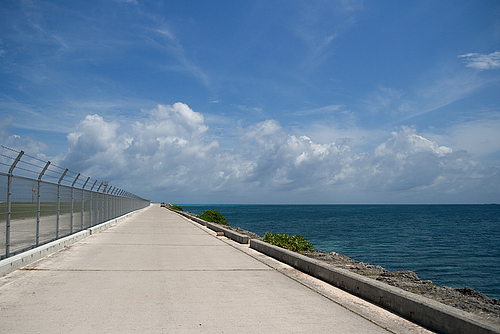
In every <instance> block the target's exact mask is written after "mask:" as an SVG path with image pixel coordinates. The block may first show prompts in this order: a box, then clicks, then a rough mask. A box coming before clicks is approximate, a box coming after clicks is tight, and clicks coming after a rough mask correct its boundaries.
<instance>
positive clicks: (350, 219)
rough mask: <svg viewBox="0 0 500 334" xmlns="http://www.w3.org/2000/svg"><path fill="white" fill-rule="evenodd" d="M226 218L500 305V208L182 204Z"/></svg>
mask: <svg viewBox="0 0 500 334" xmlns="http://www.w3.org/2000/svg"><path fill="white" fill-rule="evenodd" d="M182 207H183V208H184V211H189V212H193V213H197V214H201V213H202V212H203V211H205V210H207V209H214V210H217V211H219V212H220V213H221V214H222V215H223V216H224V217H226V219H227V220H228V222H229V224H230V225H231V226H238V227H241V228H243V229H245V230H248V231H252V232H255V233H257V234H259V235H261V236H263V235H264V234H265V233H266V232H268V231H269V232H272V233H287V234H301V235H303V236H304V237H305V238H306V239H307V240H308V241H310V242H311V243H312V244H313V245H314V248H315V249H317V250H322V251H324V252H337V253H340V254H344V255H347V256H349V257H351V258H353V259H355V260H357V261H361V262H365V263H369V264H373V265H381V266H382V267H384V268H386V269H387V270H391V271H394V270H412V271H414V272H416V273H417V274H418V276H419V277H420V278H421V279H424V280H432V281H433V283H434V284H437V285H446V286H449V287H453V288H462V287H464V286H467V287H469V288H473V289H475V290H478V291H480V292H482V293H484V294H485V295H487V296H489V297H490V298H497V299H500V205H495V204H493V205H182Z"/></svg>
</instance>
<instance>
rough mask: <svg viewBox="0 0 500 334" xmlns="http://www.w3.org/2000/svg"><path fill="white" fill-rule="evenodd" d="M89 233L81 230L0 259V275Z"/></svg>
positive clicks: (55, 250) (42, 256)
mask: <svg viewBox="0 0 500 334" xmlns="http://www.w3.org/2000/svg"><path fill="white" fill-rule="evenodd" d="M89 235H90V231H89V230H84V231H80V232H78V233H75V234H72V235H69V236H67V237H64V238H61V239H58V240H55V241H52V242H49V243H48V244H45V245H42V246H40V247H37V248H34V249H31V250H29V251H26V252H23V253H21V254H17V255H14V256H12V257H8V258H6V259H3V260H2V261H0V276H4V275H7V274H9V273H11V272H13V271H14V270H17V269H20V268H22V267H25V266H27V265H28V264H30V263H33V262H35V261H37V260H40V259H42V258H44V257H46V256H47V255H50V254H52V253H54V252H57V251H58V250H60V249H63V248H64V247H65V246H68V245H71V244H73V243H75V242H77V241H80V240H82V239H83V238H86V237H88V236H89Z"/></svg>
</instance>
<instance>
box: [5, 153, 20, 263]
mask: <svg viewBox="0 0 500 334" xmlns="http://www.w3.org/2000/svg"><path fill="white" fill-rule="evenodd" d="M23 154H24V151H21V152H19V154H18V155H17V158H16V160H14V162H13V163H12V165H11V166H10V169H9V173H8V174H7V218H6V219H7V220H6V222H5V257H6V258H7V257H9V255H10V215H11V205H12V198H11V197H12V172H13V171H14V168H16V165H17V163H18V162H19V160H21V157H22V156H23Z"/></svg>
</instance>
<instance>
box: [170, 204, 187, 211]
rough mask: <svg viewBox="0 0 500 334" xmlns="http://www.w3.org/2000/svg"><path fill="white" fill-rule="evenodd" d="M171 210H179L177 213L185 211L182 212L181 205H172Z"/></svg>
mask: <svg viewBox="0 0 500 334" xmlns="http://www.w3.org/2000/svg"><path fill="white" fill-rule="evenodd" d="M170 209H172V210H177V211H184V210H182V206H179V205H172V206H171V207H170Z"/></svg>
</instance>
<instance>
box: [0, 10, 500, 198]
mask: <svg viewBox="0 0 500 334" xmlns="http://www.w3.org/2000/svg"><path fill="white" fill-rule="evenodd" d="M0 144H1V145H4V146H6V147H9V148H12V149H16V150H24V151H25V152H26V153H29V154H31V155H33V156H36V157H38V158H40V159H43V160H50V161H51V162H52V163H53V164H56V165H58V166H62V167H67V168H69V169H70V170H72V171H74V172H80V173H82V174H84V175H87V176H91V177H92V178H93V179H99V180H106V181H109V183H110V185H113V186H116V187H119V188H121V189H125V190H127V191H129V192H132V193H134V194H136V195H139V196H141V197H144V198H147V199H150V200H152V201H155V202H160V201H164V202H170V203H173V204H188V203H204V204H222V203H227V204H232V203H234V204H240V203H241V204H282V203H286V204H301V203H303V204H441V203H443V204H447V203H451V204H465V203H471V204H476V203H500V1H498V0H481V1H477V0H469V1H462V0H456V1H422V0H416V1H380V0H374V1H362V0H329V1H326V0H325V1H320V0H304V1H300V0H294V1H274V0H265V1H260V0H255V1H251V0H245V1H221V0H213V1H201V0H183V1H168V0H164V1H152V0H151V1H149V0H115V1H113V0H99V1H92V0H85V1H78V0H75V1H28V0H26V1H23V0H15V1H10V0H2V1H1V2H0ZM2 171H3V170H2ZM3 172H5V171H3Z"/></svg>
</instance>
